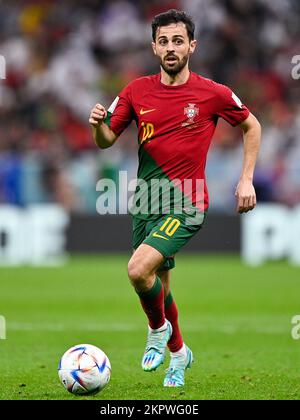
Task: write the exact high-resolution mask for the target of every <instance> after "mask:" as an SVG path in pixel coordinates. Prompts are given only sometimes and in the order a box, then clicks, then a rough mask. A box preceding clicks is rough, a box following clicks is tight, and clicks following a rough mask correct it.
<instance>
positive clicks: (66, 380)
mask: <svg viewBox="0 0 300 420" xmlns="http://www.w3.org/2000/svg"><path fill="white" fill-rule="evenodd" d="M110 374H111V365H110V361H109V359H108V357H107V356H106V354H105V353H104V352H103V351H102V350H101V349H99V348H98V347H96V346H92V345H91V344H78V345H77V346H74V347H71V348H70V349H69V350H67V351H66V352H65V354H64V355H63V356H62V358H61V359H60V362H59V366H58V375H59V378H60V381H61V383H62V384H63V386H64V387H65V388H66V389H67V390H68V391H69V392H71V393H72V394H75V395H88V394H96V393H98V392H100V391H102V389H103V388H104V387H105V386H106V385H107V384H108V382H109V380H110Z"/></svg>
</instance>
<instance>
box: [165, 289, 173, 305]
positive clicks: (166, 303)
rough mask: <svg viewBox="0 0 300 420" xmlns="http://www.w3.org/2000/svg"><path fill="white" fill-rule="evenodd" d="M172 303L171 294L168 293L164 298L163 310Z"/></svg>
mask: <svg viewBox="0 0 300 420" xmlns="http://www.w3.org/2000/svg"><path fill="white" fill-rule="evenodd" d="M172 303H173V296H172V293H171V292H170V293H169V294H168V296H167V297H166V298H165V309H166V308H168V307H169V306H171V305H172Z"/></svg>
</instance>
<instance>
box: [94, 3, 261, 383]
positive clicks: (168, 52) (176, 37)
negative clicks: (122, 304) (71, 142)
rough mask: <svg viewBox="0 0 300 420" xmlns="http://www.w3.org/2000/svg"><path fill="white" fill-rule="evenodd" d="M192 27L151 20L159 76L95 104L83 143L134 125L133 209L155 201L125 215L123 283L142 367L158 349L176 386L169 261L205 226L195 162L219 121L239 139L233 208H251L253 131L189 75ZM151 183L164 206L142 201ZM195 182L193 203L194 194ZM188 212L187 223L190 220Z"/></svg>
mask: <svg viewBox="0 0 300 420" xmlns="http://www.w3.org/2000/svg"><path fill="white" fill-rule="evenodd" d="M194 30H195V25H194V23H193V21H192V19H191V18H190V17H189V16H188V15H187V14H186V13H185V12H182V11H178V10H173V9H172V10H169V11H167V12H165V13H162V14H160V15H157V16H156V17H155V18H154V20H153V22H152V35H153V42H152V48H153V52H154V55H155V56H156V57H157V58H158V60H159V63H160V73H159V74H156V75H152V76H148V77H142V78H139V79H137V80H134V81H133V82H131V83H130V84H129V85H128V86H126V87H125V88H124V90H123V91H122V92H121V93H120V94H119V96H118V97H117V98H116V99H115V101H114V102H113V104H112V105H111V107H110V108H109V109H108V110H106V108H105V107H104V106H103V105H101V104H97V105H95V107H94V108H93V109H92V111H91V114H90V119H89V122H90V124H91V125H92V131H93V138H94V140H95V142H96V144H97V145H98V147H99V148H101V149H106V148H108V147H111V146H113V144H114V143H115V141H116V140H117V138H118V137H119V136H120V134H121V133H122V132H123V131H124V130H125V128H126V127H127V126H128V125H129V123H130V122H131V121H133V120H134V121H135V122H136V125H137V128H138V142H139V169H138V180H139V181H138V187H137V190H136V197H137V199H136V202H135V204H136V206H135V208H134V210H136V209H137V208H139V205H138V204H139V202H140V201H142V200H143V199H144V198H145V194H146V196H147V194H148V198H149V199H150V201H151V200H152V201H157V199H158V200H160V203H161V204H159V206H156V207H155V211H154V210H151V209H152V208H151V209H150V211H146V208H145V206H142V209H141V208H140V210H141V211H133V212H132V211H131V213H132V214H133V248H134V253H133V255H132V257H131V259H130V261H129V264H128V276H129V278H130V280H131V283H132V285H133V287H134V289H135V291H136V293H137V294H138V296H139V298H140V302H141V305H142V308H143V310H144V312H145V314H146V316H147V318H148V323H149V327H148V337H147V343H146V349H145V352H144V355H143V358H142V368H143V369H144V370H145V371H148V372H149V371H153V370H155V369H156V368H157V367H158V366H159V365H160V364H162V363H163V361H164V358H165V351H166V347H167V346H168V348H169V350H170V353H171V354H170V355H171V357H170V366H169V368H168V369H167V372H166V376H165V379H164V386H166V387H172V386H173V387H177V386H183V385H184V379H185V378H184V376H185V370H186V368H188V367H191V364H192V362H193V354H192V351H191V350H190V349H189V347H188V346H187V345H186V344H185V343H184V341H183V338H182V334H181V330H180V327H179V324H178V310H177V306H176V303H175V300H174V298H173V297H172V294H171V290H170V269H172V268H173V267H174V264H175V263H174V255H175V254H176V253H177V252H178V251H179V250H180V249H181V248H182V247H183V246H184V245H185V244H186V243H187V242H188V240H189V239H190V238H192V237H193V236H194V235H195V234H196V233H197V232H198V231H199V230H200V228H201V226H202V225H203V222H204V219H205V215H206V211H207V209H208V192H207V187H206V183H205V164H206V157H207V153H208V149H209V146H210V144H211V140H212V137H213V134H214V131H215V128H216V125H217V121H218V118H219V117H221V118H223V119H225V120H226V121H227V122H229V123H230V124H231V125H232V126H239V127H240V128H241V129H242V132H243V137H244V158H243V168H242V173H241V177H240V179H239V182H238V185H237V188H236V198H237V211H238V212H239V213H246V212H248V211H250V210H253V209H254V207H255V205H256V194H255V189H254V187H253V182H252V181H253V174H254V168H255V163H256V160H257V155H258V151H259V145H260V136H261V129H260V124H259V122H258V121H257V119H256V118H255V117H254V116H253V115H252V114H251V113H250V112H249V110H248V109H247V107H246V106H245V105H243V104H242V102H241V101H240V99H239V98H238V97H237V96H236V95H235V94H234V93H233V92H232V91H231V90H230V89H229V88H228V87H226V86H224V85H221V84H218V83H216V82H214V81H212V80H209V79H207V78H204V77H201V76H200V75H198V74H195V73H193V72H191V71H190V70H189V59H190V56H191V55H192V54H193V53H194V51H195V49H196V46H197V41H196V40H195V39H194ZM141 180H142V182H140V181H141ZM153 180H160V181H162V180H164V181H167V182H169V184H170V185H172V188H173V194H170V196H169V197H170V199H169V200H168V199H166V198H163V197H162V196H163V192H164V189H165V188H164V187H163V188H161V189H159V192H158V194H157V191H156V194H154V193H153V194H152V190H151V189H150V184H151V186H152V183H151V182H152V181H153ZM186 180H190V181H191V184H190V188H188V189H185V188H183V185H184V183H185V181H186ZM201 180H202V182H201ZM198 181H199V182H198ZM139 183H140V184H141V185H146V186H149V190H148V191H146V192H145V188H144V190H143V188H139ZM163 185H165V186H166V184H163ZM201 185H202V186H203V199H201V194H200V199H199V195H198V193H199V191H200V190H201ZM141 190H143V192H142V193H141ZM161 190H163V191H161ZM178 191H180V192H182V195H183V197H184V198H185V200H184V203H185V204H184V205H183V206H182V208H181V211H178V205H177V204H178V202H180V200H176V199H175V198H174V197H175V196H176V192H177V193H178ZM154 195H157V197H153V196H154ZM153 198H154V200H153ZM179 207H180V206H179ZM158 208H159V211H156V210H157V209H158ZM147 210H149V206H148V207H147ZM164 210H165V211H164ZM191 210H193V211H194V214H195V215H196V216H197V217H194V218H193V222H191ZM187 281H188V279H187Z"/></svg>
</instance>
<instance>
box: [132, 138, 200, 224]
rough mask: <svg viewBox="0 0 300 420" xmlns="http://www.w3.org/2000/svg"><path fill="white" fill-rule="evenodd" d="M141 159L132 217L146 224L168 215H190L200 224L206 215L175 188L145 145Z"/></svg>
mask: <svg viewBox="0 0 300 420" xmlns="http://www.w3.org/2000/svg"><path fill="white" fill-rule="evenodd" d="M138 156H139V168H138V173H137V178H138V184H137V187H136V190H135V195H134V200H133V205H132V207H131V209H130V214H131V215H132V216H134V217H137V218H140V219H143V220H153V219H156V218H157V217H159V216H162V215H166V214H169V215H170V214H178V213H179V214H182V213H186V214H190V217H191V218H193V217H195V218H197V220H196V221H195V224H199V223H200V221H201V219H202V216H203V213H201V211H200V210H199V209H197V208H196V207H195V206H194V205H193V204H192V202H191V200H190V198H188V197H186V196H183V192H182V190H181V188H179V187H177V186H176V185H175V184H174V182H173V181H172V180H171V179H170V178H169V176H168V175H167V174H166V173H165V172H164V171H163V169H162V168H161V167H160V166H159V165H158V164H157V163H156V162H155V160H154V159H153V158H152V157H151V156H150V155H149V153H147V152H146V151H145V148H144V147H143V146H142V145H141V146H140V148H139V152H138Z"/></svg>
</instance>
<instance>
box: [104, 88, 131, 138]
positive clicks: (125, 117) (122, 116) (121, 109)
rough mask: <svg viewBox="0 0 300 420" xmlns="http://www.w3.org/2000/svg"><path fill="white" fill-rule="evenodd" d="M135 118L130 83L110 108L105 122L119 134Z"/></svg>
mask: <svg viewBox="0 0 300 420" xmlns="http://www.w3.org/2000/svg"><path fill="white" fill-rule="evenodd" d="M133 119H134V111H133V107H132V105H131V89H130V85H128V86H126V87H125V88H124V89H123V91H122V92H121V93H120V94H119V96H117V97H116V99H115V100H114V101H113V103H112V104H111V106H110V107H109V108H108V111H107V117H106V119H105V121H104V122H105V123H106V124H107V125H108V126H109V128H110V129H111V130H112V131H113V132H114V133H115V134H116V135H117V136H119V135H120V134H122V132H123V131H124V130H125V129H126V128H127V127H128V125H129V124H130V123H131V121H132V120H133Z"/></svg>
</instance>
